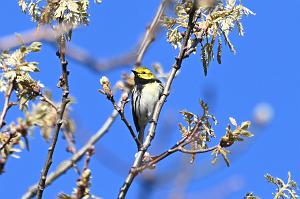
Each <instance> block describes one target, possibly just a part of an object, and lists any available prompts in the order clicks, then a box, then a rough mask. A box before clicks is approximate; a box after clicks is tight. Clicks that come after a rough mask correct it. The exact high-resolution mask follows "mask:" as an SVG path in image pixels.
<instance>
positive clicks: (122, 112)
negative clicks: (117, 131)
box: [104, 93, 142, 150]
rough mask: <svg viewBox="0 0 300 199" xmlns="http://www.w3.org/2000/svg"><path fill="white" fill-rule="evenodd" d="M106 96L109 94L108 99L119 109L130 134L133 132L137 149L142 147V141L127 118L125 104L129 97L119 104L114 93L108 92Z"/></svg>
mask: <svg viewBox="0 0 300 199" xmlns="http://www.w3.org/2000/svg"><path fill="white" fill-rule="evenodd" d="M104 94H105V93H104ZM106 96H107V99H108V100H109V101H110V102H111V103H112V105H113V107H114V109H115V110H116V111H118V113H119V115H120V117H121V120H122V121H123V122H124V124H125V125H126V127H127V128H128V130H129V132H130V134H131V136H132V138H133V140H134V141H135V143H136V146H137V149H138V150H139V149H140V148H141V146H142V143H141V142H140V141H139V139H138V138H137V136H136V134H135V133H134V130H133V128H132V126H131V125H130V123H129V122H128V120H127V118H126V116H125V113H124V106H125V104H126V103H127V101H126V100H127V99H125V100H124V99H122V101H121V105H120V106H119V105H118V104H117V103H116V101H115V99H114V97H113V96H112V95H108V94H106Z"/></svg>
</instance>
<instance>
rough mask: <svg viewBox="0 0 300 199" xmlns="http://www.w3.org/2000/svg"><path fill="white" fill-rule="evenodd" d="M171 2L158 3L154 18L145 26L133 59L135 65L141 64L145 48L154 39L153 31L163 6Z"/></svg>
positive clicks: (157, 25) (156, 28)
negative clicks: (144, 31) (145, 28)
mask: <svg viewBox="0 0 300 199" xmlns="http://www.w3.org/2000/svg"><path fill="white" fill-rule="evenodd" d="M171 2H172V0H163V1H162V2H161V4H160V5H159V7H158V9H157V12H156V14H155V16H154V19H153V20H152V22H151V24H150V26H149V27H147V30H146V33H145V35H144V37H143V40H142V42H141V45H140V47H139V49H138V51H137V58H136V61H135V65H136V66H139V65H141V62H142V59H143V57H144V55H145V52H146V50H147V49H148V47H149V45H150V44H151V43H152V42H153V41H154V39H155V33H156V32H157V30H158V28H159V25H160V19H161V16H162V15H163V13H164V10H165V8H166V7H167V6H168V5H169V4H170V3H171Z"/></svg>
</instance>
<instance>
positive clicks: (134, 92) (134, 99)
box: [131, 87, 140, 132]
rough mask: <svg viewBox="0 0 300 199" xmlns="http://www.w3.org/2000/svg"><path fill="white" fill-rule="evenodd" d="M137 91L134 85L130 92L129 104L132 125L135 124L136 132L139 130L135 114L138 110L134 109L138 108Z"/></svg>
mask: <svg viewBox="0 0 300 199" xmlns="http://www.w3.org/2000/svg"><path fill="white" fill-rule="evenodd" d="M137 92H139V91H138V90H137V88H136V87H134V88H133V89H132V92H131V106H132V117H133V121H134V125H135V128H136V130H137V132H139V131H140V126H139V122H138V115H137V114H138V113H137V111H138V110H136V109H137V108H138V106H137V103H138V101H139V99H138V98H139V97H140V96H139V95H138V93H137ZM134 103H135V104H134Z"/></svg>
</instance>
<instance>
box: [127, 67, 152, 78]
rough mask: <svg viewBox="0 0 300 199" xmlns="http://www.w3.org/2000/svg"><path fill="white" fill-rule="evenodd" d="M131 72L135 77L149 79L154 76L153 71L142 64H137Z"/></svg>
mask: <svg viewBox="0 0 300 199" xmlns="http://www.w3.org/2000/svg"><path fill="white" fill-rule="evenodd" d="M132 72H133V74H134V77H135V78H139V79H144V80H150V79H154V78H155V76H154V75H153V73H152V72H151V71H150V70H149V69H148V68H146V67H143V66H139V67H137V68H135V69H133V70H132Z"/></svg>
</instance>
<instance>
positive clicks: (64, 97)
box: [37, 35, 70, 199]
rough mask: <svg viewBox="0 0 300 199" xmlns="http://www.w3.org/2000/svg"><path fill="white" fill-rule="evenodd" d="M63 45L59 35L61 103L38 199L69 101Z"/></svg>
mask: <svg viewBox="0 0 300 199" xmlns="http://www.w3.org/2000/svg"><path fill="white" fill-rule="evenodd" d="M65 45H66V41H65V38H64V35H61V39H60V41H59V52H58V53H57V54H58V56H59V58H60V62H61V67H62V76H61V77H60V80H59V84H58V86H59V87H61V88H62V102H61V105H60V107H59V108H58V109H57V110H58V112H57V115H58V118H57V121H56V127H55V131H54V136H53V139H52V143H51V146H50V147H49V149H48V155H47V159H46V162H45V165H44V167H43V169H42V173H41V177H40V180H39V186H38V192H37V198H38V199H41V198H42V196H43V191H44V189H45V183H46V179H47V174H48V171H49V169H50V166H51V164H52V156H53V154H54V150H55V146H56V143H57V140H58V135H59V132H60V129H61V126H62V124H63V117H64V112H65V110H66V106H67V104H68V103H69V102H70V99H69V97H68V96H69V83H68V75H69V71H68V70H67V65H68V62H67V61H66V59H65Z"/></svg>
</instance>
